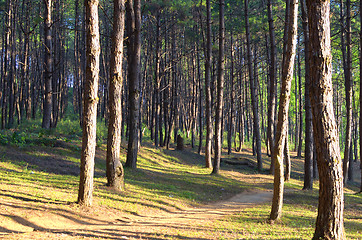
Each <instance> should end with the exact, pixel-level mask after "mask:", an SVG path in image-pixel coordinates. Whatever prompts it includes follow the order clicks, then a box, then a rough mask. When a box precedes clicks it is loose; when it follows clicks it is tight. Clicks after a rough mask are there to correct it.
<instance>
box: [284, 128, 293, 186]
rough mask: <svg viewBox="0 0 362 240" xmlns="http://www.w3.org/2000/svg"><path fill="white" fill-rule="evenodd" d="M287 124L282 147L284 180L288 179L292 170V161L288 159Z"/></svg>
mask: <svg viewBox="0 0 362 240" xmlns="http://www.w3.org/2000/svg"><path fill="white" fill-rule="evenodd" d="M287 124H288V125H289V123H287ZM288 131H289V126H288V127H287V133H286V134H285V147H284V153H283V154H284V161H285V175H284V179H285V181H286V182H287V181H289V180H290V173H291V172H292V162H291V160H290V152H289V140H288V138H289V136H288Z"/></svg>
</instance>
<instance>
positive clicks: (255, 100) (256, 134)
mask: <svg viewBox="0 0 362 240" xmlns="http://www.w3.org/2000/svg"><path fill="white" fill-rule="evenodd" d="M244 3H245V30H246V41H247V52H248V69H249V81H250V92H251V102H252V103H251V104H252V108H253V116H254V127H253V132H254V134H253V136H254V137H255V141H256V155H257V164H258V171H259V172H260V171H262V169H263V162H262V158H261V139H260V126H259V125H260V123H259V113H258V97H257V93H256V86H255V84H256V83H255V82H254V74H253V68H252V52H251V40H250V29H249V13H248V12H249V10H248V4H249V0H244Z"/></svg>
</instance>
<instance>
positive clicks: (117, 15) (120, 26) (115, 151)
mask: <svg viewBox="0 0 362 240" xmlns="http://www.w3.org/2000/svg"><path fill="white" fill-rule="evenodd" d="M123 34H124V0H114V1H113V32H112V48H111V59H110V61H111V62H110V76H109V79H110V81H109V121H108V138H107V158H106V162H107V185H108V186H110V187H112V188H114V189H117V190H123V189H124V180H123V179H124V173H123V167H122V164H121V161H120V151H121V128H122V102H121V98H122V84H123V77H122V59H123Z"/></svg>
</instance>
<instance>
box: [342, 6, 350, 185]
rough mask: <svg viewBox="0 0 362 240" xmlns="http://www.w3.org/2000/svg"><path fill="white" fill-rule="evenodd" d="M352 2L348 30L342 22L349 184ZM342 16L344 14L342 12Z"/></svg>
mask: <svg viewBox="0 0 362 240" xmlns="http://www.w3.org/2000/svg"><path fill="white" fill-rule="evenodd" d="M350 5H351V1H350V0H347V4H346V6H347V13H346V16H347V18H346V28H347V29H344V27H343V26H344V22H343V17H342V19H341V22H342V35H341V37H342V49H343V51H346V54H343V57H344V56H345V60H344V63H345V64H344V78H345V91H346V93H345V94H346V115H347V116H346V133H345V134H346V138H345V147H344V159H343V182H344V184H346V183H347V176H348V168H349V164H350V158H351V156H350V148H351V142H352V141H351V139H352V76H351V9H350ZM342 7H343V5H341V8H342ZM341 14H342V15H343V12H342V10H341ZM344 33H345V34H346V44H344V40H343V38H344V37H343V35H344Z"/></svg>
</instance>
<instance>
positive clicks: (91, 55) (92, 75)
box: [78, 0, 100, 206]
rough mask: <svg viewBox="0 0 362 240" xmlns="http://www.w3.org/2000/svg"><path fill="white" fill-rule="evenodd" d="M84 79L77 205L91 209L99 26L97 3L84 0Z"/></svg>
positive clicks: (95, 0)
mask: <svg viewBox="0 0 362 240" xmlns="http://www.w3.org/2000/svg"><path fill="white" fill-rule="evenodd" d="M84 3H85V8H86V34H87V41H86V57H87V62H86V79H85V86H84V112H83V137H82V156H81V162H80V182H79V192H78V203H79V204H82V205H85V206H91V205H92V200H93V175H94V157H95V150H96V127H97V103H98V96H97V92H98V79H99V53H100V46H99V24H98V0H86V1H85V2H84Z"/></svg>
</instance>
